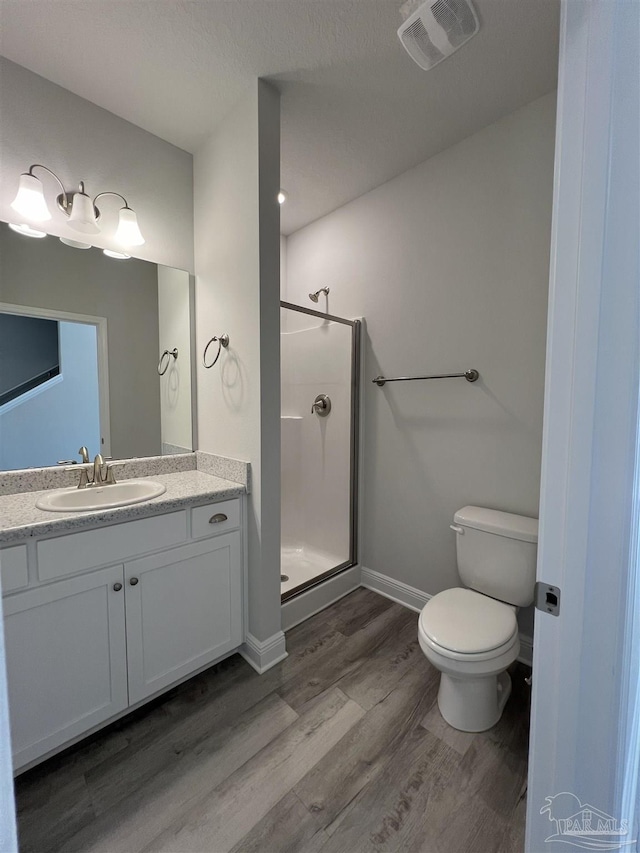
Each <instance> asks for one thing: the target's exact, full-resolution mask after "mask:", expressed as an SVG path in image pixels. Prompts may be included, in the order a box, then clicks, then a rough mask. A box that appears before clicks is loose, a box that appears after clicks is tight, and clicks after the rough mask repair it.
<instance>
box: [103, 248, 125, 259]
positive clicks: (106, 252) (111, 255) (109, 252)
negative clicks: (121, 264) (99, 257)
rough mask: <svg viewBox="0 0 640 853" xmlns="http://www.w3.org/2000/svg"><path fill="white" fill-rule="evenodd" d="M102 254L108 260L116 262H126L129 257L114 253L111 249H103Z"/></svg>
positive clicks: (122, 253) (121, 253)
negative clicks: (111, 259)
mask: <svg viewBox="0 0 640 853" xmlns="http://www.w3.org/2000/svg"><path fill="white" fill-rule="evenodd" d="M102 253H103V254H104V255H106V256H107V257H108V258H115V259H116V260H117V261H128V260H129V258H130V257H131V255H127V254H125V253H124V252H114V251H113V249H103V250H102Z"/></svg>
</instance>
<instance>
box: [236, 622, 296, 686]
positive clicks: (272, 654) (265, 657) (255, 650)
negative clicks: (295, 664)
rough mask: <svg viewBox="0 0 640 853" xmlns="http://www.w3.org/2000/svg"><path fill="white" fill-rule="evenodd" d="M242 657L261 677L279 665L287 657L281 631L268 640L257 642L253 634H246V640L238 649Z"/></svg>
mask: <svg viewBox="0 0 640 853" xmlns="http://www.w3.org/2000/svg"><path fill="white" fill-rule="evenodd" d="M238 651H239V652H240V654H241V655H242V657H243V658H244V659H245V660H246V662H247V663H248V664H250V665H251V666H252V667H253V668H254V669H255V671H256V672H257V673H258V674H259V675H262V673H263V672H266V671H267V670H268V669H271V667H272V666H275V665H276V664H277V663H280V661H281V660H284V659H285V658H286V656H287V647H286V644H285V637H284V633H283V632H282V631H278V633H277V634H274V635H273V636H272V637H269V639H268V640H258V639H256V638H255V637H254V636H253V634H247V639H246V640H245V642H244V643H243V645H242V646H240V648H239V649H238Z"/></svg>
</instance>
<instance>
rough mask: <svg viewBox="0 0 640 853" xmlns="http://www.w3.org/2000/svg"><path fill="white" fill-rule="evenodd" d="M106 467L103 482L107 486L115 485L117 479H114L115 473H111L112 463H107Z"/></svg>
mask: <svg viewBox="0 0 640 853" xmlns="http://www.w3.org/2000/svg"><path fill="white" fill-rule="evenodd" d="M106 469H107V476H106V477H105V483H106V484H107V485H108V486H115V484H116V483H117V482H118V481H117V480H116V475H115V474H114V473H113V465H107V466H106Z"/></svg>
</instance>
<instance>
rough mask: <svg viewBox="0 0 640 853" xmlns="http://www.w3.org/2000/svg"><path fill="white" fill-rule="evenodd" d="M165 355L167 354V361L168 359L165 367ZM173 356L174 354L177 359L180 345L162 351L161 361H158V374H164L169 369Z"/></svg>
mask: <svg viewBox="0 0 640 853" xmlns="http://www.w3.org/2000/svg"><path fill="white" fill-rule="evenodd" d="M165 356H166V359H167V361H166V364H165V366H164V368H163V367H162V362H163V360H164V358H165ZM171 356H173V357H174V358H175V359H177V358H178V347H174V348H173V349H171V350H169V349H166V350H165V351H164V352H163V353H162V355H161V356H160V361H159V362H158V376H164V375H165V373H166V372H167V370H169V365H170V364H171Z"/></svg>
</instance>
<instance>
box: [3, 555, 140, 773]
mask: <svg viewBox="0 0 640 853" xmlns="http://www.w3.org/2000/svg"><path fill="white" fill-rule="evenodd" d="M3 605H4V607H3V609H4V630H5V651H6V661H7V682H8V692H9V715H10V721H11V739H12V746H13V756H14V766H15V767H21V766H23V765H24V764H27V763H28V762H29V761H32V760H33V759H35V758H39V757H40V756H41V755H44V754H46V753H47V752H49V751H50V750H52V749H54V748H55V747H57V746H59V745H60V744H62V743H64V742H65V741H68V740H70V739H71V738H73V737H75V736H76V735H79V734H83V733H84V732H86V731H87V730H88V729H90V728H91V727H92V726H95V725H98V724H99V723H101V722H103V721H104V720H107V719H109V717H112V716H113V715H114V714H117V713H118V712H119V711H122V710H123V709H124V708H126V707H127V704H128V697H127V654H126V648H125V628H124V587H123V573H122V566H115V567H113V568H109V569H102V570H101V571H98V572H93V573H92V574H90V575H82V576H80V577H76V578H72V579H70V580H64V581H58V582H56V583H52V584H48V585H47V586H43V587H39V588H37V589H32V590H27V591H25V592H19V593H16V594H15V595H11V596H8V597H7V598H5V599H4V602H3Z"/></svg>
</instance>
